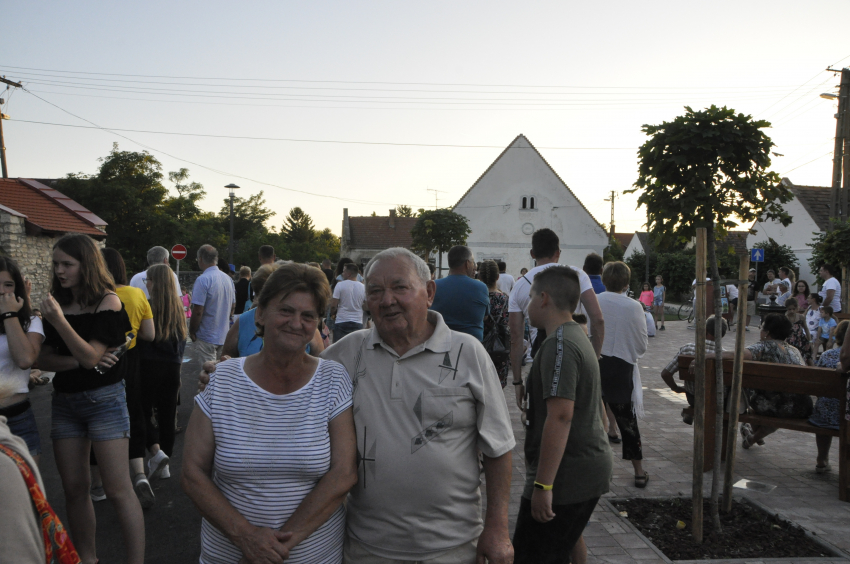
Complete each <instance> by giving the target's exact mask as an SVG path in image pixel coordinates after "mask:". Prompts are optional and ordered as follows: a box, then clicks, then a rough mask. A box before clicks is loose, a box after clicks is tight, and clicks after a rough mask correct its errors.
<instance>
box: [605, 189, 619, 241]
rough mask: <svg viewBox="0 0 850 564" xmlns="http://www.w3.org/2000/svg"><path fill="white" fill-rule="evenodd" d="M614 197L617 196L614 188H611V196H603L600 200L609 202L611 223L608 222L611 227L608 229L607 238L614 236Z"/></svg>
mask: <svg viewBox="0 0 850 564" xmlns="http://www.w3.org/2000/svg"><path fill="white" fill-rule="evenodd" d="M616 197H617V193H616V192H615V191H614V190H611V197H610V198H605V199H604V200H602V201H603V202H611V224H610V225H611V229H610V230H609V231H610V233H609V234H608V238H609V239H613V238H614V231H615V229H614V198H616Z"/></svg>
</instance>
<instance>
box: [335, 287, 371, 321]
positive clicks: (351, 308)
mask: <svg viewBox="0 0 850 564" xmlns="http://www.w3.org/2000/svg"><path fill="white" fill-rule="evenodd" d="M333 297H334V298H335V299H337V300H339V305H338V306H337V308H336V322H337V323H363V300H365V299H366V286H364V285H363V284H362V283H361V282H358V281H357V280H343V281H341V282H337V283H336V286H335V287H334V293H333Z"/></svg>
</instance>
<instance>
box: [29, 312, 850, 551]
mask: <svg viewBox="0 0 850 564" xmlns="http://www.w3.org/2000/svg"><path fill="white" fill-rule="evenodd" d="M693 335H694V332H693V331H692V330H688V329H687V324H686V323H685V322H667V331H664V332H660V331H659V332H658V336H657V337H655V338H652V339H650V343H649V351H648V352H647V354H646V356H645V357H644V358H643V359H641V361H640V367H641V376H642V379H643V386H644V404H645V410H646V418H645V419H642V420H640V430H641V435H642V441H643V451H644V468H645V469H646V470H647V471H648V472H649V474H650V481H649V484H648V485H647V487H646V489H644V490H641V489H638V488H635V487H634V479H633V472H632V467H631V463H629V462H626V461H623V460H621V459H620V451H619V448H615V449H614V454H615V457H614V461H615V464H614V477H613V482H612V484H611V493H610V494H608V495H607V496H606V498H616V497H637V496H645V497H658V496H675V495H680V494H681V495H685V496H689V495H690V492H691V461H692V452H693V449H692V444H693V439H692V436H693V428H692V427H690V426H687V425H685V424H683V423H682V420H681V417H680V415H679V414H680V411H681V409H682V406H683V405H685V404H686V402H685V399H684V397H682V396H680V395H678V394H674V393H672V392H670V391H669V390H668V389H667V387H666V386H665V385H664V383H663V381H662V380H661V377H660V376H659V375H660V372H661V368H663V367H664V366H665V365H666V364H667V362H668V361H669V360H670V359H671V358H672V357H673V356H674V355H675V354H676V353H677V351H678V349H679V347H680V346H681V345H683V344H685V343H687V342H691V341H693ZM746 336H747V344H751V343H753V342H755V341H756V340H757V339H758V332H757V331H755V330H753V331H750V332H749V333H747V334H746ZM733 339H734V333H730V334H729V335H727V339H726V343H727V346H730V347H731V346H732V345H733ZM186 356H187V358H190V359H191V358H192V356H193V349H192V346H191V344H190V346H189V347H187V351H186ZM197 371H198V366H197V363H195V362H192V361H190V362H188V363H186V364H184V367H183V389H182V390H181V395H182V405H181V406H180V410H179V421H180V423H181V425H185V424H186V423H187V422H188V420H189V414H190V413H191V410H192V398H193V396H194V391H195V389H196V377H195V375H196V374H197ZM49 388H50V386H45V387H43V388H37V389H36V390H35V391H34V392H33V393H32V394H31V399H32V401H33V405H34V409H35V412H36V418H37V421H38V424H39V431H40V432H41V436H42V446H43V448H44V454H43V456H42V459H41V464H40V466H41V469H42V474H43V476H44V480H45V487H46V489H47V494H48V499H49V501H50V503H51V504H52V505H53V507H54V508H55V509H56V510H57V512H58V514H59V516H60V518H62V519H63V521H66V514H65V504H64V499H63V495H62V486H61V483H60V481H59V477H58V475H57V472H56V465H55V462H54V460H53V453H52V449H51V447H50V439H49V437H50V389H49ZM506 398H507V401H508V406H509V408H510V412H511V417H512V420H513V427H514V432H515V433H516V436H517V447H516V449H515V450H514V456H513V467H514V474H513V478H512V484H511V505H510V527H511V532H512V531H513V527H514V523H515V520H516V514H517V511H518V509H519V499H520V495H521V492H522V484H523V481H524V479H525V464H524V458H523V452H522V447H523V438H524V431H523V430H522V427H521V424H520V421H519V410H518V409H517V408H516V402H515V400H514V398H513V389H512V387H511V386H508V388H506ZM614 446H615V447H619V445H614ZM182 449H183V435H182V434H180V435H178V437H177V444H176V445H175V453H176V454H175V456H174V457H173V458H172V462H171V474H172V478H171V479H170V480H162V481H159V482H155V483H154V484H153V487H154V491H155V493H156V496H157V502H156V505H155V506H154V507H153V508H152V509H150V510H149V511H146V512H145V524H146V532H147V552H146V561H147V562H149V563H163V562H165V563H184V562H185V563H189V562H197V561H198V556H199V552H200V551H199V538H200V516H199V515H198V513H197V511H196V510H195V508H194V506H193V505H192V503H191V502H190V501H189V499H188V498H187V497H186V495H185V494H184V493H183V492H182V491H181V490H180V486H179V475H180V468H181V463H182V456H181V455H180V453H181V452H182ZM816 452H817V451H816V448H815V441H814V437H813V436H812V435H808V434H803V433H793V432H791V431H782V430H780V431H778V432H777V433H775V434H773V435H771V436H770V437H768V438H767V444H766V445H765V446H763V447H755V448H753V449H750V450H748V451H744V450H742V449H741V448H740V447H739V448H738V457H737V464H736V470H737V471H736V474H737V476H738V477H745V478H748V479H753V480H757V481H760V482H764V483H768V484H771V485H775V486H777V487H776V489H774V490H773V491H772V492H771V493H769V494H761V493H754V492H746V491H744V490H735V491H736V493H738V494H740V495H744V496H750V497H752V498H753V499H755V500H758V501H759V502H761V503H762V504H764V505H766V506H767V507H769V508H770V509H772V510H774V511H776V512H778V513H780V514H781V515H782V516H784V517H786V518H788V519H790V520H792V521H794V522H796V523H798V524H800V525H801V526H803V527H805V528H806V529H808V530H809V531H811V532H813V533H817V534H818V535H819V536H820V537H822V538H824V539H826V540H827V541H829V542H830V543H832V544H833V545H835V546H837V547H839V548H841V549H843V550H845V551H848V552H850V535H848V532H850V503H843V502H840V501H838V496H837V494H838V476H837V469H836V470H835V471H834V472H833V473H831V474H816V473H815V469H814V467H815V455H816ZM834 458H837V453H836V454H834ZM703 487H704V491H705V495H706V496H708V495H709V492H710V489H711V474H710V473H708V474H706V475H705V479H704V486H703ZM482 489H483V488H482ZM95 510H96V513H97V518H98V525H97V526H98V557H99V558H100V559H101V561H102V562H104V563H107V564H108V563H111V562H122V561H124V557H123V551H122V549H121V546H122V542H121V533H120V529H119V528H118V524H117V520H116V518H115V513H114V511H113V510H112V507H111V506H110V504H109V502H100V503H97V504H95ZM585 541H586V542H587V546H588V549H589V554H590V556H589V560H590V561H591V562H607V563H611V564H629V563H633V562H640V563H641V564H650V563H653V562H661V561H662V560H661V558H660V557H659V555H658V554H657V553H656V552H655V551H654V550H653V549H652V548H650V547H649V545H647V544H646V542H644V541H643V540H642V539H641V538H640V537H639V536H638V535H637V534H635V533H634V532H633V531H632V530H631V529H630V528H629V527H628V526H626V525H624V524H623V523H622V522H621V520H620V518H619V516H618V515H616V514H614V513H612V512H610V511H609V510H608V509H606V508H605V507H603V504H602V503H600V506H599V507H598V508H597V509H596V511H595V512H594V514H593V517H592V519H591V522H590V523H589V524H588V527H587V529H586V530H585ZM771 562H776V561H775V560H772V561H771ZM787 562H789V563H790V562H791V561H787ZM800 562H801V561H800V560H795V561H794V564H797V563H800Z"/></svg>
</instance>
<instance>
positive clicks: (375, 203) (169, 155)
mask: <svg viewBox="0 0 850 564" xmlns="http://www.w3.org/2000/svg"><path fill="white" fill-rule="evenodd" d="M23 91H24V92H26V93H27V94H30V95H31V96H35V97H36V98H38V99H39V100H41V101H42V102H44V103H46V104H49V105H51V106H53V107H54V108H56V109H58V110H61V111H63V112H65V113H66V114H68V115H70V116H73V117H75V118H77V119H79V120H82V121H84V122H86V123H90V124H92V125H93V126H95V127H96V128H97V129H100V130H103V131H106V132H108V133H112V134H113V135H117V136H118V137H121V138H122V139H126V140H127V141H130V142H131V143H134V144H136V145H138V146H140V147H143V148H145V149H148V150H149V151H152V152H156V153H161V154H163V155H166V156H168V157H171V158H172V159H175V160H178V161H181V162H184V163H189V164H191V165H193V166H197V167H200V168H203V169H205V170H209V171H211V172H214V173H216V174H221V175H223V176H229V177H231V178H239V179H242V180H247V181H249V182H253V183H255V184H260V185H262V186H269V187H272V188H279V189H281V190H286V191H288V192H297V193H299V194H306V195H308V196H316V197H319V198H330V199H333V200H340V201H343V202H352V203H356V204H368V205H391V206H397V205H399V204H398V203H390V202H377V201H369V200H356V199H352V198H340V197H339V196H331V195H329V194H317V193H315V192H308V191H306V190H298V189H296V188H287V187H285V186H279V185H277V184H272V183H270V182H263V181H262V180H255V179H253V178H249V177H247V176H242V175H239V174H234V173H231V172H227V171H223V170H219V169H215V168H212V167H209V166H206V165H202V164H200V163H196V162H194V161H190V160H188V159H184V158H181V157H177V156H175V155H172V154H170V153H166V152H165V151H162V150H159V149H156V148H154V147H151V146H150V145H145V144H144V143H140V142H139V141H136V140H135V139H131V138H129V137H127V136H126V135H121V134H120V133H116V132H114V131H112V130H110V129H108V128H106V127H101V126H99V125H98V124H96V123H94V122H93V121H91V120H88V119H86V118H84V117H81V116H78V115H77V114H75V113H73V112H70V111H68V110H66V109H65V108H63V107H61V106H58V105H56V104H54V103H53V102H51V101H50V100H46V99H44V98H42V97H41V96H39V95H37V94H35V93H33V92H31V91H30V90H27V89H26V88H23ZM405 205H410V204H405ZM419 207H426V206H419Z"/></svg>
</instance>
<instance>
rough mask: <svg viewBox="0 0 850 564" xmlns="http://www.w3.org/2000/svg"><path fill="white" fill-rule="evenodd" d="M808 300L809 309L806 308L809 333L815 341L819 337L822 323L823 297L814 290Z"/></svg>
mask: <svg viewBox="0 0 850 564" xmlns="http://www.w3.org/2000/svg"><path fill="white" fill-rule="evenodd" d="M806 301H807V302H808V304H809V307H808V309H806V327H808V328H809V334H810V335H811V336H812V340H813V341H814V340H815V339H817V334H818V326H819V325H820V305H821V304H822V303H823V298H822V297H820V295H819V294H817V293H815V292H812V293H810V294H809V297H808V299H807V300H806Z"/></svg>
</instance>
